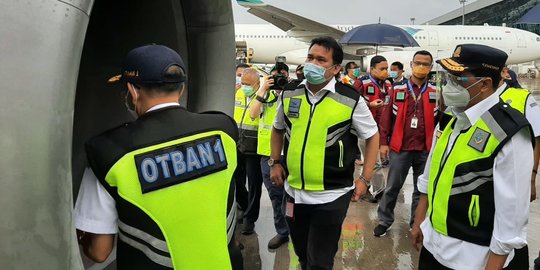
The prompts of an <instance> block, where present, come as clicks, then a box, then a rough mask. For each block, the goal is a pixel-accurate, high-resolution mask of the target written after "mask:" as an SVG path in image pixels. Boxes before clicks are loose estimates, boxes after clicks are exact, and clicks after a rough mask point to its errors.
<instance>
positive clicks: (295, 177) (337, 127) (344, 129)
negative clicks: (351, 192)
mask: <svg viewBox="0 0 540 270" xmlns="http://www.w3.org/2000/svg"><path fill="white" fill-rule="evenodd" d="M338 85H339V86H343V87H345V86H344V85H342V84H341V83H336V87H338ZM306 91H307V90H306V89H305V88H304V87H303V86H302V88H298V89H296V90H294V91H284V92H283V94H282V95H283V97H282V98H283V110H284V115H285V124H286V125H285V126H286V127H285V139H286V147H287V149H286V162H287V169H288V171H289V175H288V178H287V181H288V182H289V184H290V185H291V186H292V187H294V188H296V189H305V190H309V191H321V190H325V189H333V188H338V187H348V186H351V185H352V174H351V176H350V178H351V179H347V178H348V172H349V170H350V169H351V168H352V171H354V157H352V159H351V158H349V156H350V153H353V151H355V148H356V149H357V148H358V147H357V146H356V142H357V140H356V137H355V136H354V135H352V134H351V121H352V120H351V117H352V113H353V110H354V108H355V106H356V103H357V100H354V99H353V98H350V97H347V96H344V95H341V94H339V93H337V92H336V93H332V92H329V91H327V92H326V93H325V94H324V96H323V97H322V98H321V99H320V100H319V101H318V102H317V103H316V104H311V103H310V101H309V100H308V98H307V93H306ZM350 91H354V90H353V89H350ZM356 94H357V93H356ZM357 97H358V96H357ZM352 137H354V138H355V139H352ZM356 151H357V150H356ZM353 155H355V154H353ZM344 159H346V160H345V161H344ZM351 166H352V167H351ZM330 170H335V172H337V173H336V174H337V175H336V176H339V174H342V175H344V177H342V179H339V181H341V182H340V183H333V182H332V184H330V182H331V181H332V180H331V178H332V177H331V176H330V175H329V171H330Z"/></svg>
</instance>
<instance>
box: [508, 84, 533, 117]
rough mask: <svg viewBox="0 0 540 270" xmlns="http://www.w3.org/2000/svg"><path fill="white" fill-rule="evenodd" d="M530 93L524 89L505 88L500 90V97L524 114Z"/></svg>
mask: <svg viewBox="0 0 540 270" xmlns="http://www.w3.org/2000/svg"><path fill="white" fill-rule="evenodd" d="M530 94H531V93H530V92H529V91H528V90H526V89H519V88H507V89H506V90H504V91H503V92H502V94H501V99H502V101H503V102H504V103H506V104H509V105H510V106H512V108H514V109H516V110H518V111H519V112H520V113H522V114H525V107H526V106H527V98H529V95H530Z"/></svg>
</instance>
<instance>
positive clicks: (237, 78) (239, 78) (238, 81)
mask: <svg viewBox="0 0 540 270" xmlns="http://www.w3.org/2000/svg"><path fill="white" fill-rule="evenodd" d="M241 83H242V77H240V76H236V84H241Z"/></svg>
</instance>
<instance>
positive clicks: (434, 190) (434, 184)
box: [429, 123, 461, 224]
mask: <svg viewBox="0 0 540 270" xmlns="http://www.w3.org/2000/svg"><path fill="white" fill-rule="evenodd" d="M449 124H451V123H449ZM450 135H451V134H450ZM459 136H461V132H460V133H459V134H458V135H457V136H456V139H455V140H454V143H452V147H451V148H450V151H449V152H448V155H446V157H443V162H442V163H441V166H440V167H439V172H437V176H436V177H435V181H434V183H433V195H431V213H429V220H430V221H431V223H432V224H433V209H434V203H435V193H436V192H437V182H439V177H441V173H442V171H443V169H444V165H446V161H447V160H448V157H449V156H450V154H452V150H454V146H455V145H456V142H457V140H458V139H459ZM437 143H438V142H437ZM447 148H448V145H446V147H445V148H444V152H443V155H444V154H445V153H446V149H447Z"/></svg>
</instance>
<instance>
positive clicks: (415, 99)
mask: <svg viewBox="0 0 540 270" xmlns="http://www.w3.org/2000/svg"><path fill="white" fill-rule="evenodd" d="M407 86H408V90H409V94H410V95H411V96H412V98H413V100H414V117H416V106H417V105H418V101H420V100H421V99H422V95H423V94H424V92H426V90H427V86H428V82H425V83H424V87H423V88H422V90H421V91H420V95H419V96H418V97H416V94H415V93H414V88H413V86H412V83H411V80H407Z"/></svg>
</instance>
